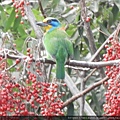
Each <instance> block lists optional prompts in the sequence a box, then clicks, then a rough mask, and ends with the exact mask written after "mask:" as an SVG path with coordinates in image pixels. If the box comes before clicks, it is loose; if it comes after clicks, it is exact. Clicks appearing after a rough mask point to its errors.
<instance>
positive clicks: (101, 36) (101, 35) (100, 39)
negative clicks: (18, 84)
mask: <svg viewBox="0 0 120 120" xmlns="http://www.w3.org/2000/svg"><path fill="white" fill-rule="evenodd" d="M105 40H106V38H105V35H104V34H103V33H101V32H100V35H99V38H98V42H99V43H103V42H104V41H105Z"/></svg>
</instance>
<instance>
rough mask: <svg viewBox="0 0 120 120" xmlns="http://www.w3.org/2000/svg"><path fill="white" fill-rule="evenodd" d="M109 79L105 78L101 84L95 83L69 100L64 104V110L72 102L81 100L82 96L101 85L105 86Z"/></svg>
mask: <svg viewBox="0 0 120 120" xmlns="http://www.w3.org/2000/svg"><path fill="white" fill-rule="evenodd" d="M108 79H109V78H108V77H105V78H104V79H102V80H100V81H99V82H96V83H94V84H93V85H92V86H90V87H89V88H87V89H85V90H84V91H82V92H80V93H78V94H76V95H74V96H72V97H71V98H70V99H68V100H67V101H66V102H64V104H63V106H62V108H64V107H65V106H67V105H68V104H70V103H71V102H73V101H75V100H76V99H78V98H80V97H81V96H83V95H85V94H87V93H88V92H90V91H91V90H93V89H94V88H96V87H98V86H100V85H101V84H103V83H104V82H105V81H107V80H108Z"/></svg>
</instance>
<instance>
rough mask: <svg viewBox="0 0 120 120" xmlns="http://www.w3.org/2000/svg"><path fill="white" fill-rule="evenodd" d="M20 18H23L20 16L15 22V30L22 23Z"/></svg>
mask: <svg viewBox="0 0 120 120" xmlns="http://www.w3.org/2000/svg"><path fill="white" fill-rule="evenodd" d="M20 20H21V17H18V18H16V19H15V20H14V24H13V30H14V31H16V30H17V29H18V27H19V24H20Z"/></svg>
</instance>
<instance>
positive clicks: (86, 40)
mask: <svg viewBox="0 0 120 120" xmlns="http://www.w3.org/2000/svg"><path fill="white" fill-rule="evenodd" d="M83 38H84V41H85V43H86V44H87V46H88V47H89V42H88V39H87V37H86V36H83Z"/></svg>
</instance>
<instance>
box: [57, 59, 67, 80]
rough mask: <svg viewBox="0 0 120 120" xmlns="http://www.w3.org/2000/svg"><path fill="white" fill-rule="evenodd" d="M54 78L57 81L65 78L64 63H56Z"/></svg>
mask: <svg viewBox="0 0 120 120" xmlns="http://www.w3.org/2000/svg"><path fill="white" fill-rule="evenodd" d="M56 78H57V79H64V78H65V68H64V62H61V61H56Z"/></svg>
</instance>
